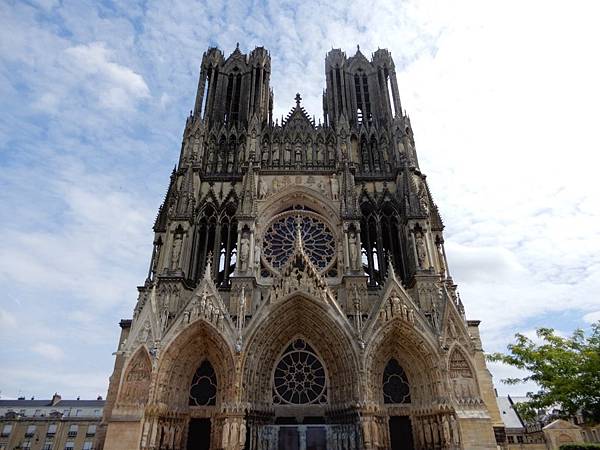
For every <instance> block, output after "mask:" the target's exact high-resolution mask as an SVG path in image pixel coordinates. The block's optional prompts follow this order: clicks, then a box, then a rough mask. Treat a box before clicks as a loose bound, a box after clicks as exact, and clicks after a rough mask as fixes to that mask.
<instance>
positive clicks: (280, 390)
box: [273, 339, 327, 405]
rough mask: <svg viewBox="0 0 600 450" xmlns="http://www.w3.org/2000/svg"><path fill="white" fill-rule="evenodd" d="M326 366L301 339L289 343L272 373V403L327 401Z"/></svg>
mask: <svg viewBox="0 0 600 450" xmlns="http://www.w3.org/2000/svg"><path fill="white" fill-rule="evenodd" d="M325 380H326V378H325V368H324V367H323V364H321V361H319V358H318V357H317V355H316V354H315V352H314V350H313V349H312V348H311V347H310V345H308V344H307V343H306V342H305V341H304V340H302V339H296V340H295V341H294V342H293V343H292V344H290V345H289V346H288V348H287V349H286V350H285V353H284V354H283V356H282V357H281V359H280V360H279V363H278V364H277V367H276V368H275V373H274V374H273V403H275V404H292V405H305V404H314V403H316V404H322V403H326V402H327V387H326V382H325Z"/></svg>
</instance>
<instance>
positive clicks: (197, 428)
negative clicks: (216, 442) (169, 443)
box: [187, 419, 210, 450]
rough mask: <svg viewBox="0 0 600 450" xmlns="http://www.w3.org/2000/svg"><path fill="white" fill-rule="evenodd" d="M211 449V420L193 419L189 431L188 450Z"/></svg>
mask: <svg viewBox="0 0 600 450" xmlns="http://www.w3.org/2000/svg"><path fill="white" fill-rule="evenodd" d="M209 449H210V419H192V420H190V428H189V430H188V441H187V450H209Z"/></svg>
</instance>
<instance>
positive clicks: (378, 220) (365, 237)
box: [360, 199, 404, 286]
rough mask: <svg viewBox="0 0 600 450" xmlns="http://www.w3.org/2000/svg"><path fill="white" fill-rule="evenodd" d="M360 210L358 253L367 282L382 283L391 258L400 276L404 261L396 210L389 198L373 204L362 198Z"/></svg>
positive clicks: (371, 283) (373, 284)
mask: <svg viewBox="0 0 600 450" xmlns="http://www.w3.org/2000/svg"><path fill="white" fill-rule="evenodd" d="M361 211H362V215H363V217H362V220H361V239H360V240H361V255H362V263H363V269H364V271H365V274H366V275H368V276H369V285H371V286H376V285H378V284H380V283H382V282H383V280H384V278H385V275H386V273H387V265H388V261H389V260H390V259H391V261H392V263H393V264H394V267H395V270H396V271H397V273H399V274H400V275H401V276H402V274H403V273H404V271H403V270H404V263H403V261H402V257H401V255H402V245H401V240H400V232H399V231H400V227H399V222H398V220H399V215H398V213H397V211H396V209H395V208H394V207H393V205H392V204H391V203H390V202H389V201H386V202H384V203H383V205H380V206H379V207H376V206H375V205H373V204H372V202H370V201H369V200H367V199H365V200H364V201H363V202H362V204H361Z"/></svg>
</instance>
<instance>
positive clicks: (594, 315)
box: [583, 311, 600, 324]
mask: <svg viewBox="0 0 600 450" xmlns="http://www.w3.org/2000/svg"><path fill="white" fill-rule="evenodd" d="M583 320H584V321H585V322H586V323H590V324H592V323H596V322H598V321H600V311H594V312H591V313H587V314H586V315H585V316H583Z"/></svg>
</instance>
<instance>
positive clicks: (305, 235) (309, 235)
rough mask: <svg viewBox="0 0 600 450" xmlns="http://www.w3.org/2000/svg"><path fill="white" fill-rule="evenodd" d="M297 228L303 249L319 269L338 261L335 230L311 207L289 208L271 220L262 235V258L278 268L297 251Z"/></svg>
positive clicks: (272, 267) (274, 268)
mask: <svg viewBox="0 0 600 450" xmlns="http://www.w3.org/2000/svg"><path fill="white" fill-rule="evenodd" d="M298 228H300V234H301V236H302V244H303V246H304V250H305V251H306V253H307V254H308V257H309V258H310V260H311V262H312V263H313V264H314V265H315V267H316V268H317V270H319V271H320V272H324V271H326V270H327V269H329V268H330V267H331V266H332V265H333V263H334V262H335V252H336V249H335V238H334V234H333V232H332V231H331V229H330V228H329V226H328V225H327V224H325V222H324V221H323V220H322V218H321V217H320V216H319V215H318V214H315V213H313V212H310V211H298V210H296V211H287V212H284V213H281V214H278V215H276V216H275V217H274V218H273V220H271V222H270V223H269V225H268V226H267V229H266V231H265V234H264V239H263V261H264V262H265V263H266V264H267V266H268V267H269V268H270V269H271V270H273V271H275V272H277V271H278V270H279V269H280V268H281V267H282V266H283V265H284V264H285V263H286V261H287V260H288V258H289V257H290V256H291V255H292V253H293V251H294V242H295V241H296V236H297V234H298Z"/></svg>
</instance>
